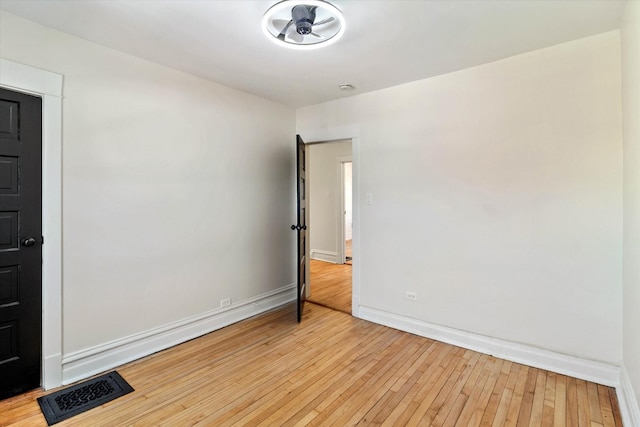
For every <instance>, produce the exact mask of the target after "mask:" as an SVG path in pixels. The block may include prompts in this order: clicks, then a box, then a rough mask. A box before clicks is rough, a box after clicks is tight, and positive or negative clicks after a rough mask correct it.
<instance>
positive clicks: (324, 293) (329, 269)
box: [307, 259, 353, 314]
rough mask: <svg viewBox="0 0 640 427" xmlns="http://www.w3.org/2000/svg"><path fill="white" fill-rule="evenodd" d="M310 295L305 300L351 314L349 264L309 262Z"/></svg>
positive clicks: (350, 268)
mask: <svg viewBox="0 0 640 427" xmlns="http://www.w3.org/2000/svg"><path fill="white" fill-rule="evenodd" d="M310 263H311V265H310V273H311V274H310V275H311V295H310V296H309V297H308V298H307V299H308V300H309V301H311V302H314V303H316V304H319V305H323V306H325V307H329V308H332V309H334V310H339V311H342V312H344V313H349V314H351V289H352V285H351V271H352V268H353V267H352V266H351V265H350V264H332V263H330V262H324V261H318V260H315V259H312V260H311V262H310Z"/></svg>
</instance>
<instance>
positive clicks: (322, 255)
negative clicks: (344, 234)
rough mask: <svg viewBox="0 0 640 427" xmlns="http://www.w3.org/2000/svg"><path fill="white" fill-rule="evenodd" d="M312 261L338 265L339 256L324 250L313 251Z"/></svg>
mask: <svg viewBox="0 0 640 427" xmlns="http://www.w3.org/2000/svg"><path fill="white" fill-rule="evenodd" d="M311 259H315V260H318V261H325V262H330V263H333V264H337V263H338V254H337V253H336V252H331V251H324V250H322V249H311Z"/></svg>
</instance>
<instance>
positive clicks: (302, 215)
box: [291, 135, 307, 322]
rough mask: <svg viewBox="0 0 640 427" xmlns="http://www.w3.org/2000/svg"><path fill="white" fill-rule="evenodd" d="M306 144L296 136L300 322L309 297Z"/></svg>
mask: <svg viewBox="0 0 640 427" xmlns="http://www.w3.org/2000/svg"><path fill="white" fill-rule="evenodd" d="M305 155H306V151H305V145H304V141H303V140H302V138H300V135H298V136H297V137H296V170H297V173H296V183H297V188H298V190H297V205H298V209H297V217H298V218H297V219H298V223H297V225H296V226H292V227H291V228H294V227H295V229H296V230H297V232H298V288H297V294H298V298H297V300H298V310H297V312H298V322H300V321H302V313H303V311H304V302H305V300H306V299H307V284H306V277H307V271H306V262H307V253H306V252H307V242H306V239H307V223H306V211H305V210H306V206H307V201H306V195H305V180H306V170H305Z"/></svg>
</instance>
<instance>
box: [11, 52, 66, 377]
mask: <svg viewBox="0 0 640 427" xmlns="http://www.w3.org/2000/svg"><path fill="white" fill-rule="evenodd" d="M0 86H2V87H4V88H7V89H10V90H13V91H17V92H24V93H28V94H31V95H36V96H39V97H41V98H42V235H43V237H44V245H43V246H42V377H41V383H42V387H43V388H44V389H51V388H54V387H58V386H60V385H61V384H62V75H60V74H56V73H52V72H49V71H45V70H40V69H38V68H34V67H30V66H28V65H23V64H19V63H17V62H13V61H9V60H6V59H2V58H0Z"/></svg>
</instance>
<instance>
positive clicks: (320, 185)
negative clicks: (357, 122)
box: [306, 139, 353, 314]
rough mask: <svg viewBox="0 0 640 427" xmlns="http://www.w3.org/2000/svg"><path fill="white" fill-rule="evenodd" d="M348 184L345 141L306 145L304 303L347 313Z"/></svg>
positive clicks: (349, 164) (349, 169)
mask: <svg viewBox="0 0 640 427" xmlns="http://www.w3.org/2000/svg"><path fill="white" fill-rule="evenodd" d="M351 181H352V141H351V140H350V139H349V140H338V141H328V142H319V143H314V144H307V186H308V187H307V192H306V193H307V215H308V219H307V224H308V225H309V233H308V245H309V247H308V251H307V253H308V254H309V255H310V261H309V270H308V271H309V277H308V280H307V283H308V294H307V300H309V301H310V302H314V303H316V304H320V305H323V306H326V307H329V308H332V309H335V310H339V311H343V312H346V313H349V314H352V287H353V281H352V260H353V255H352V254H351V253H349V250H350V248H351V242H352V231H351V230H352V222H353V220H352V218H353V215H352V212H353V209H352V197H351V194H352V191H351V188H352V182H351ZM347 237H349V239H347ZM347 256H349V258H350V259H349V260H348V261H347Z"/></svg>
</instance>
